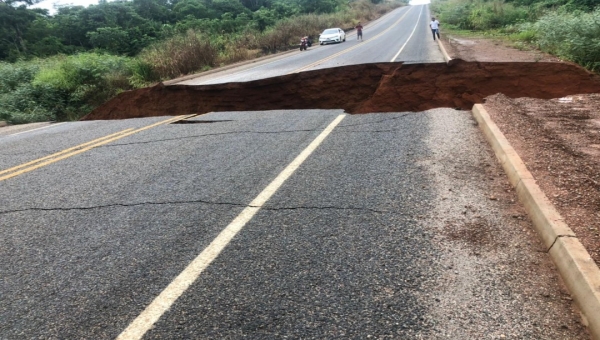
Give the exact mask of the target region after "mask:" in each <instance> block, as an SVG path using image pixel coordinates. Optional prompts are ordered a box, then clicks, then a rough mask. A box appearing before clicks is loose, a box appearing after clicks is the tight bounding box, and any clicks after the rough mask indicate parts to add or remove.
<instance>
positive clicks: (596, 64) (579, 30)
mask: <svg viewBox="0 0 600 340" xmlns="http://www.w3.org/2000/svg"><path fill="white" fill-rule="evenodd" d="M595 6H596V8H594V7H595ZM432 11H433V12H434V13H437V14H438V16H439V18H440V21H441V22H442V23H443V24H444V25H445V27H450V28H451V29H457V30H471V31H479V32H483V33H485V34H491V35H496V36H505V37H507V38H508V39H512V40H514V41H516V43H517V44H521V45H523V44H529V45H532V46H535V47H537V48H539V49H540V50H542V51H545V52H548V53H551V54H554V55H556V56H558V57H560V58H562V59H565V60H570V61H573V62H576V63H578V64H580V65H582V66H584V67H586V68H588V69H590V70H593V71H600V38H598V37H600V6H598V2H597V0H504V1H502V0H436V1H434V2H433V4H432Z"/></svg>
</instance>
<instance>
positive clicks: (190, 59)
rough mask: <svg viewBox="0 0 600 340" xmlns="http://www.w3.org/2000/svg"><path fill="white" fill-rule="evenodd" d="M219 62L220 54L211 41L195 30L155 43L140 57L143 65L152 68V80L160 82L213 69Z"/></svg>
mask: <svg viewBox="0 0 600 340" xmlns="http://www.w3.org/2000/svg"><path fill="white" fill-rule="evenodd" d="M217 58H218V50H217V48H216V46H214V44H212V43H211V41H210V40H209V37H208V36H207V35H204V34H202V33H201V32H199V31H194V30H188V31H187V33H185V34H181V35H176V36H173V37H171V38H169V39H167V40H164V41H161V42H159V43H155V44H153V45H151V46H149V47H147V48H146V49H144V50H143V51H142V53H140V55H139V56H138V59H139V62H141V63H142V65H151V67H152V71H151V73H152V75H153V77H155V78H159V79H170V78H176V77H179V76H181V75H185V74H190V73H193V72H197V71H200V70H203V69H206V68H209V67H213V66H215V65H216V64H217ZM138 66H139V64H138Z"/></svg>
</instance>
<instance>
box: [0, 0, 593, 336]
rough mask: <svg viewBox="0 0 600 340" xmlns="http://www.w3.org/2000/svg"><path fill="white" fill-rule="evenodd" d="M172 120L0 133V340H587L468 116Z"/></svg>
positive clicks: (411, 49)
mask: <svg viewBox="0 0 600 340" xmlns="http://www.w3.org/2000/svg"><path fill="white" fill-rule="evenodd" d="M420 11H421V7H414V8H404V9H400V10H398V11H396V12H394V13H393V14H392V15H391V16H390V17H384V18H383V19H381V20H380V21H379V22H378V23H376V24H373V25H372V26H367V28H366V29H365V38H366V39H369V35H370V34H373V33H375V32H373V31H375V30H376V29H377V27H379V26H377V25H378V24H379V25H381V26H382V27H380V29H382V31H383V29H384V28H383V26H385V25H383V23H385V22H396V21H398V19H399V18H400V17H402V15H403V13H415V14H417V13H419V12H420ZM425 12H426V8H424V9H423V10H422V12H420V13H421V15H423V13H425ZM410 18H412V17H411V16H409V15H407V16H406V17H404V19H402V20H407V21H409V20H410ZM417 19H418V17H415V18H414V20H417ZM423 19H426V17H422V18H421V21H423ZM386 20H387V21H386ZM401 22H402V21H401ZM415 22H416V21H413V24H414V23H415ZM423 24H424V25H425V29H421V28H420V27H418V29H417V30H415V32H419V31H422V32H421V33H420V34H423V40H425V35H426V33H428V31H427V29H426V28H427V26H426V22H423ZM388 27H391V26H388ZM409 27H410V25H409ZM403 30H406V31H409V29H403ZM403 30H401V31H403ZM382 31H381V32H382ZM389 32H392V30H390V31H389ZM386 34H387V33H386ZM418 34H419V33H415V34H414V35H413V38H412V39H415V37H418ZM367 41H368V40H365V41H364V42H363V43H362V44H365V45H366V44H367ZM411 41H412V40H410V41H409V42H408V43H407V44H406V48H405V51H406V52H404V51H403V52H402V53H407V54H406V55H407V56H409V55H411V53H415V54H414V55H420V56H423V54H419V53H420V52H418V50H420V49H421V48H420V46H426V45H422V44H425V43H427V44H430V43H431V44H432V45H431V46H433V47H435V45H433V42H432V41H431V42H430V41H426V42H425V41H420V42H419V44H417V43H416V42H417V41H419V40H418V39H415V44H416V45H417V46H412V45H411V44H412V43H411ZM351 44H352V43H351V39H349V40H348V41H347V42H346V43H345V44H339V45H334V46H326V47H319V48H318V49H314V50H311V51H309V52H310V53H313V54H315V55H316V54H317V53H322V52H324V51H327V52H328V53H330V52H333V53H335V50H334V49H344V48H346V46H350V45H351ZM357 44H359V43H357ZM399 44H400V42H399ZM402 44H404V42H401V44H400V45H402ZM357 46H358V45H357ZM373 46H380V48H382V49H383V48H384V46H385V44H383V43H382V45H376V42H373V45H372V47H373ZM427 46H428V45H427ZM361 48H362V47H361ZM398 48H399V46H390V49H389V51H387V52H385V51H381V56H385V58H387V57H389V56H390V55H391V56H393V55H394V54H395V53H397V52H398ZM330 50H331V51H330ZM371 50H372V51H371V52H373V51H375V49H374V48H371ZM423 50H427V51H433V52H431V53H432V54H435V53H436V52H435V50H434V49H433V50H432V49H430V48H429V47H427V48H423ZM360 51H361V50H360V48H356V49H355V50H353V51H351V52H349V53H347V54H344V55H342V56H340V58H341V59H340V61H339V62H340V63H344V62H357V63H358V62H362V61H360V60H351V57H350V56H351V55H352V54H353V53H357V56H360V55H361V52H360ZM363 53H365V54H366V55H373V54H375V53H374V52H373V53H367V52H363ZM437 53H439V52H437ZM298 54H299V53H298ZM308 55H310V54H309V53H306V56H308ZM386 55H387V56H386ZM401 55H402V54H401ZM295 56H296V55H294V56H293V57H295ZM381 56H380V57H381ZM303 57H304V56H303ZM438 57H440V56H439V54H437V55H436V57H435V58H438ZM290 58H292V56H290ZM344 58H348V60H347V61H344V60H345V59H344ZM390 58H391V57H390ZM419 58H421V57H419ZM284 59H287V57H286V58H284ZM284 59H278V61H277V62H278V63H279V62H282V61H283V60H284ZM314 62H315V61H312V63H314ZM310 63H311V62H308V64H310ZM308 64H307V65H308ZM325 65H326V64H322V65H317V66H316V67H325ZM264 66H265V67H267V65H264ZM296 66H297V65H288V67H287V68H280V69H279V70H278V71H277V72H287V71H285V70H291V69H293V68H294V67H296ZM284 69H285V70H284ZM282 70H283V71H282ZM253 72H255V71H252V70H251V71H249V72H248V73H247V74H246V75H245V76H244V75H241V74H240V73H239V72H229V73H228V74H229V75H228V76H227V77H240V78H239V79H242V78H243V79H252V77H254V76H255V75H253V74H254V73H253ZM274 72H275V71H274ZM228 79H230V78H228ZM170 118H171V117H154V118H144V119H130V120H123V121H86V122H73V123H65V124H60V125H50V126H47V127H42V128H40V129H36V130H31V131H28V132H23V133H19V134H9V133H5V134H3V133H2V130H1V129H0V339H33V338H36V339H37V338H40V339H110V338H116V337H118V336H119V335H120V334H121V335H123V337H122V338H127V337H126V336H125V335H127V334H134V335H133V336H131V337H129V338H139V337H142V336H143V337H144V338H145V339H221V338H223V339H239V338H252V339H255V338H256V339H280V338H290V339H292V338H293V339H298V338H306V339H317V338H318V339H329V338H355V339H365V338H374V339H380V338H407V339H413V338H415V339H419V338H421V339H442V338H451V339H480V338H491V339H499V338H513V339H581V338H585V337H587V336H588V335H587V333H586V331H585V329H584V328H583V326H582V325H581V324H580V323H579V319H578V316H577V314H576V313H575V312H574V310H573V307H572V306H571V304H572V302H571V301H570V300H569V299H568V296H567V295H566V294H565V292H564V290H563V289H562V288H561V286H560V285H559V281H558V277H557V274H556V272H555V271H554V269H553V268H552V265H551V263H550V261H549V259H548V256H547V254H546V253H545V252H544V249H541V244H540V242H538V240H537V237H536V235H535V233H534V232H533V229H532V228H531V225H530V223H529V221H528V220H527V219H526V217H525V216H524V213H523V211H522V209H521V208H520V207H519V205H518V204H516V203H514V199H515V197H514V196H515V195H514V193H513V192H511V191H510V190H509V189H508V188H509V186H507V185H506V179H505V176H504V174H503V173H502V171H501V168H500V167H499V166H498V165H497V164H496V161H495V159H494V158H493V155H492V153H491V151H490V150H489V147H488V146H487V144H486V143H485V141H484V139H483V138H482V136H481V134H480V132H479V130H478V128H477V126H476V125H475V123H474V120H473V119H472V118H471V115H470V113H469V112H466V111H456V110H453V109H448V108H446V109H436V110H431V111H427V112H398V113H386V114H377V113H373V114H366V115H346V114H344V113H343V112H342V111H340V110H304V111H268V112H222V113H210V114H207V115H203V116H198V117H193V118H189V119H187V120H186V121H187V122H188V123H187V124H175V123H172V124H171V123H165V124H159V125H156V126H153V127H152V128H148V129H145V130H139V129H141V128H144V127H148V126H150V125H151V124H156V123H161V122H165V121H166V120H167V119H170ZM202 122H204V123H202ZM125 129H138V130H133V131H132V130H128V131H132V132H134V133H132V134H131V135H117V136H116V137H114V140H105V141H104V142H105V143H104V142H98V143H99V144H98V145H97V146H96V147H94V148H91V149H85V148H83V149H78V150H83V151H81V152H79V151H77V152H79V153H75V152H73V151H70V152H73V153H69V152H67V153H64V154H62V156H61V155H57V156H54V157H53V158H51V159H50V160H56V161H55V162H52V163H48V164H43V165H40V166H39V167H38V168H32V167H31V165H28V166H24V167H22V168H18V169H13V170H11V171H10V172H2V170H3V169H9V168H13V167H16V166H19V165H21V164H24V163H27V162H29V161H32V160H35V159H38V158H41V157H45V156H47V155H50V154H54V153H57V152H60V151H61V150H65V149H67V148H71V147H74V146H76V145H80V144H82V143H86V142H88V141H92V140H95V139H98V138H102V137H104V136H107V135H110V134H114V133H119V132H122V131H123V130H125ZM123 133H124V132H123ZM102 143H104V144H102ZM307 150H309V151H310V153H308V151H307ZM299 155H300V156H299ZM63 156H64V159H58V158H59V157H63ZM67 156H68V157H67ZM45 161H46V162H47V161H48V160H44V161H42V162H45ZM9 173H10V174H16V175H14V176H13V177H10V178H8V177H7V174H9ZM182 277H183V279H181V280H182V281H177V280H180V278H182ZM174 280H175V281H174ZM173 282H175V283H173ZM177 282H180V283H181V282H182V283H181V284H178V283H177ZM153 301H154V302H156V303H154V302H153ZM157 301H158V302H157ZM157 306H158V307H157ZM155 307H156V308H155ZM152 316H154V317H155V319H156V322H155V323H154V322H148V320H150V319H151V317H152ZM129 331H131V332H132V333H128V332H129ZM136 332H137V336H135V333H136Z"/></svg>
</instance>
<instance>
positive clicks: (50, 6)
mask: <svg viewBox="0 0 600 340" xmlns="http://www.w3.org/2000/svg"><path fill="white" fill-rule="evenodd" d="M429 2H430V0H410V4H411V5H422V4H428V3H429ZM55 4H56V5H59V6H65V5H69V6H85V7H87V6H89V5H96V4H98V0H44V1H42V2H40V3H37V4H35V5H33V6H31V7H30V8H45V9H47V10H48V11H49V12H50V15H54V14H55V13H56V9H54V5H55Z"/></svg>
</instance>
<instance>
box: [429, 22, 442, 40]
mask: <svg viewBox="0 0 600 340" xmlns="http://www.w3.org/2000/svg"><path fill="white" fill-rule="evenodd" d="M429 27H431V33H433V41H435V35H436V34H437V37H438V39H439V38H440V22H439V21H437V20H435V18H431V22H430V23H429Z"/></svg>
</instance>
